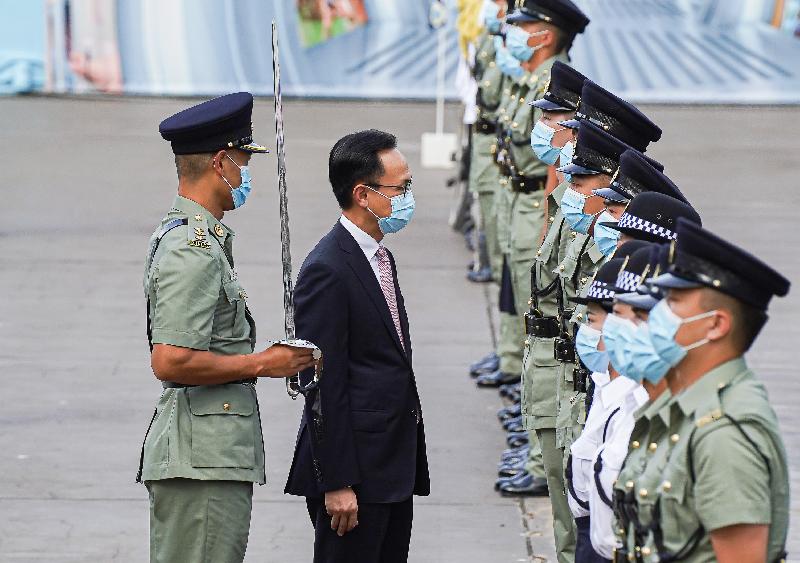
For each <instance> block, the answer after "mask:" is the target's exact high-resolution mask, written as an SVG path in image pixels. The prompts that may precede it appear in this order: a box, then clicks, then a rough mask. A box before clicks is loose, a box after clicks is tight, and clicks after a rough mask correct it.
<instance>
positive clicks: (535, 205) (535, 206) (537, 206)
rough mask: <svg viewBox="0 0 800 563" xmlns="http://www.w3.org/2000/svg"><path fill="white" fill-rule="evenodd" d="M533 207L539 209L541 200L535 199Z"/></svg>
mask: <svg viewBox="0 0 800 563" xmlns="http://www.w3.org/2000/svg"><path fill="white" fill-rule="evenodd" d="M533 207H534V208H536V209H539V202H538V201H534V202H533Z"/></svg>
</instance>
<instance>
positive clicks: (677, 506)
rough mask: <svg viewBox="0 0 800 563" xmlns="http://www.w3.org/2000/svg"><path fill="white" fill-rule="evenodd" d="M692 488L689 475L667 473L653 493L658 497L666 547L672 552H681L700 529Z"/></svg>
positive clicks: (680, 472)
mask: <svg viewBox="0 0 800 563" xmlns="http://www.w3.org/2000/svg"><path fill="white" fill-rule="evenodd" d="M690 487H691V482H690V480H689V475H688V474H687V473H685V472H684V471H667V472H666V473H665V474H664V479H663V480H661V481H658V484H657V485H656V486H655V490H654V491H652V494H653V495H654V496H658V505H659V511H660V522H661V530H662V532H663V534H664V545H665V546H666V548H667V550H668V551H671V552H675V551H676V550H679V549H680V548H681V547H682V546H683V545H684V544H685V543H686V541H687V540H688V539H689V538H690V537H691V536H692V534H694V533H695V532H696V531H697V529H698V528H699V527H700V522H699V521H698V520H697V517H696V516H695V510H694V501H693V499H692V495H691V491H690Z"/></svg>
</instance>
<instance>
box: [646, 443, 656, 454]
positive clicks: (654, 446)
mask: <svg viewBox="0 0 800 563" xmlns="http://www.w3.org/2000/svg"><path fill="white" fill-rule="evenodd" d="M648 449H649V450H650V452H651V453H652V452H654V451H656V450H657V449H658V444H656V443H655V442H650V446H649V447H648Z"/></svg>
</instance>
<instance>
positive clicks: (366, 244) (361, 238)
mask: <svg viewBox="0 0 800 563" xmlns="http://www.w3.org/2000/svg"><path fill="white" fill-rule="evenodd" d="M339 222H340V223H341V224H342V226H343V227H344V228H345V229H347V232H348V233H350V234H351V235H353V238H354V239H356V242H357V243H358V246H359V247H360V248H361V251H362V252H363V253H364V256H366V257H367V262H369V265H370V267H371V268H372V272H373V273H374V274H375V279H376V280H378V285H380V283H381V271H380V270H379V269H378V248H379V247H380V246H381V244H380V243H379V242H378V241H377V240H375V239H374V238H372V235H370V234H368V233H366V232H364V231H362V230H361V229H360V228H359V227H358V226H356V224H355V223H353V222H352V221H351V220H350V219H348V218H347V217H345V216H344V215H342V216H341V217H340V218H339Z"/></svg>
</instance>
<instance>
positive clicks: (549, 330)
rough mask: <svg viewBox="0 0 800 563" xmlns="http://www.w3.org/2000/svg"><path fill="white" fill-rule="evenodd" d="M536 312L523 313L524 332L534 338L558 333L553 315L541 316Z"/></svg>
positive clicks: (548, 336) (552, 335) (553, 336)
mask: <svg viewBox="0 0 800 563" xmlns="http://www.w3.org/2000/svg"><path fill="white" fill-rule="evenodd" d="M536 313H537V312H533V313H525V334H527V335H528V336H533V337H535V338H555V337H556V336H558V333H559V326H558V320H557V319H556V318H555V317H543V316H541V313H539V314H538V315H537V314H536Z"/></svg>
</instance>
